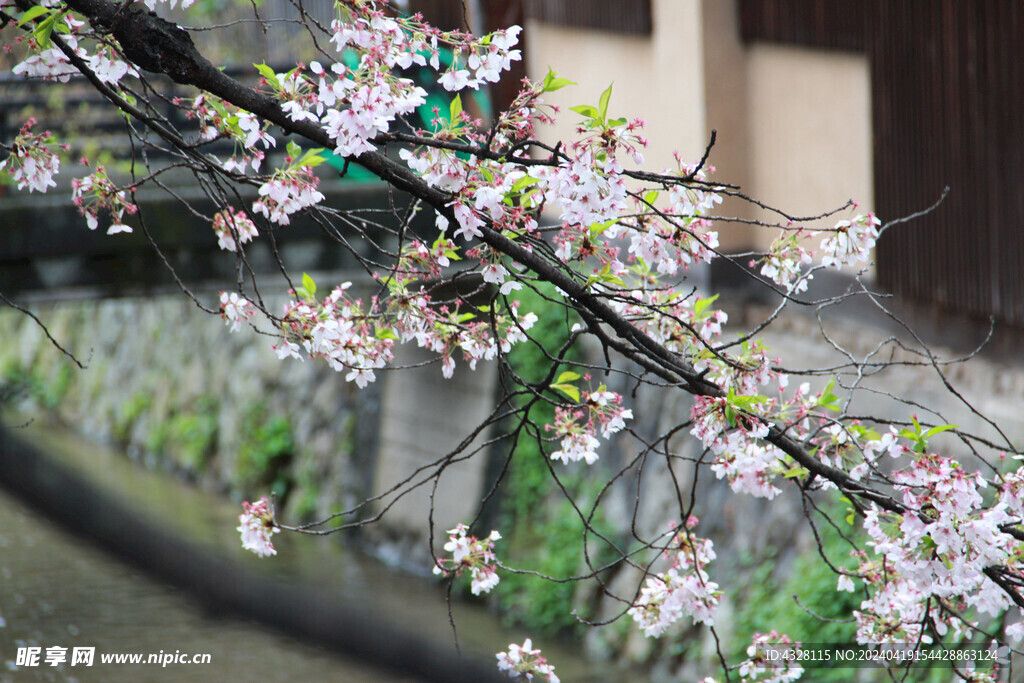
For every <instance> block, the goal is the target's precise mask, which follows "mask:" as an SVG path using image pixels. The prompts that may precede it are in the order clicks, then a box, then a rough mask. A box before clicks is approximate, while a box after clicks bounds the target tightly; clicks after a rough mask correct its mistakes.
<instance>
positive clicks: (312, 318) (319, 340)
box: [275, 282, 394, 387]
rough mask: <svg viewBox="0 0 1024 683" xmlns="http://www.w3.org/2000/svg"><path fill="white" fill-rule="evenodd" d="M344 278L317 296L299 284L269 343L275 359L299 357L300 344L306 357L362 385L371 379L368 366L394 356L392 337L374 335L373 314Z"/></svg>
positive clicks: (374, 367)
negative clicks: (276, 339) (278, 333)
mask: <svg viewBox="0 0 1024 683" xmlns="http://www.w3.org/2000/svg"><path fill="white" fill-rule="evenodd" d="M351 286H352V283H351V282H345V283H343V284H342V285H340V286H338V287H336V288H334V290H333V291H332V292H331V293H330V294H329V295H328V296H327V297H325V298H324V300H323V301H317V300H316V298H315V296H314V295H315V291H313V292H310V291H309V290H308V287H303V290H302V291H301V292H298V291H296V292H293V294H297V295H300V296H298V298H296V299H293V300H292V301H289V302H288V303H287V304H285V309H284V313H283V315H282V317H281V331H282V338H281V340H280V341H279V342H278V343H277V345H276V346H275V350H276V351H277V354H278V356H279V357H280V358H287V357H293V358H301V356H300V355H299V349H300V345H301V348H304V349H305V351H306V353H307V354H308V355H309V356H310V357H311V358H320V359H323V360H324V361H326V363H327V364H328V365H329V366H330V367H331V368H332V369H334V370H336V371H338V372H346V373H347V374H346V375H345V379H346V381H349V382H355V383H356V385H358V386H359V387H365V386H366V385H367V384H368V383H370V382H373V381H374V380H375V379H376V374H375V372H374V370H377V369H380V368H383V367H384V366H385V365H387V363H388V362H389V361H390V360H391V359H392V358H393V357H394V356H393V354H392V351H391V348H392V346H393V344H394V342H393V340H392V339H389V338H386V337H385V336H383V335H378V334H377V330H376V328H375V326H374V321H373V319H372V318H371V317H370V316H369V315H367V314H365V313H364V311H363V304H362V302H361V301H360V300H358V299H356V300H353V299H350V298H349V297H348V295H347V293H346V290H347V289H348V288H349V287H351Z"/></svg>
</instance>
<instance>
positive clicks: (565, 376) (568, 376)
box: [555, 370, 580, 384]
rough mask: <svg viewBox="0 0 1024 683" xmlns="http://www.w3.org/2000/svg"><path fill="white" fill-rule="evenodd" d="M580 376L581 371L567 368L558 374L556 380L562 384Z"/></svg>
mask: <svg viewBox="0 0 1024 683" xmlns="http://www.w3.org/2000/svg"><path fill="white" fill-rule="evenodd" d="M579 378H580V375H579V373H577V372H573V371H572V370H566V371H565V372H563V373H562V374H560V375H559V376H558V379H556V380H555V382H556V383H558V384H562V383H563V382H575V381H576V380H578V379H579Z"/></svg>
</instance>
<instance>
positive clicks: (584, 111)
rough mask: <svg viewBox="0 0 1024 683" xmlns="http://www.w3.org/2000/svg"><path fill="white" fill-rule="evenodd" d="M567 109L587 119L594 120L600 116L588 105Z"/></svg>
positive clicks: (595, 108)
mask: <svg viewBox="0 0 1024 683" xmlns="http://www.w3.org/2000/svg"><path fill="white" fill-rule="evenodd" d="M569 109H571V110H573V111H574V112H576V113H577V114H580V115H582V116H586V117H587V118H588V119H596V118H600V116H601V112H599V111H598V110H597V107H592V106H590V105H589V104H581V105H578V106H575V107H569Z"/></svg>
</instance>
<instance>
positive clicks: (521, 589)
mask: <svg viewBox="0 0 1024 683" xmlns="http://www.w3.org/2000/svg"><path fill="white" fill-rule="evenodd" d="M541 292H542V293H543V294H544V295H545V296H548V297H550V298H552V299H555V300H556V301H557V299H558V294H557V293H555V291H554V289H553V288H551V287H543V288H541ZM519 301H520V310H521V311H524V312H526V311H530V312H533V313H536V314H537V316H538V321H537V323H536V324H535V325H534V327H533V328H532V329H531V330H530V336H531V337H533V338H534V339H536V340H537V342H538V343H539V344H541V345H542V346H543V348H545V349H548V350H549V351H552V350H557V349H559V348H561V347H562V346H563V345H564V344H565V342H566V341H567V340H568V338H569V331H570V328H571V324H572V322H573V321H571V320H569V319H567V318H566V316H565V311H564V309H562V308H561V307H560V306H559V305H558V304H557V303H554V302H550V301H546V300H545V299H544V298H543V297H542V296H541V295H540V294H538V293H536V292H533V291H530V290H526V289H524V290H522V292H520V296H519ZM578 357H579V355H578V353H575V352H571V353H570V355H569V359H570V360H572V359H575V358H578ZM509 362H510V364H511V366H512V368H513V370H514V371H515V372H516V373H517V374H518V375H519V376H520V377H522V378H523V379H524V380H525V381H527V382H540V381H541V380H543V379H544V378H545V377H546V376H547V375H548V372H549V370H550V367H551V362H552V361H551V360H550V359H549V358H548V357H547V356H546V355H545V353H544V352H543V351H542V350H541V349H540V348H538V347H537V345H535V344H533V343H531V342H526V343H523V344H518V345H517V346H515V347H514V348H513V350H512V352H511V354H510V355H509ZM555 376H556V378H557V379H556V381H555V383H554V385H553V386H552V388H554V389H557V390H558V391H559V392H561V393H562V394H565V395H566V396H569V397H570V398H571V397H572V395H573V394H574V393H575V392H576V391H578V390H576V387H574V386H573V385H572V384H571V382H573V381H575V380H576V379H579V375H578V374H577V373H575V372H573V371H572V370H570V369H569V368H568V367H566V366H564V365H563V366H561V367H560V368H559V371H558V373H556V375H555ZM575 395H576V396H578V393H576V394H575ZM563 400H564V399H563ZM527 401H528V398H527V397H522V398H520V403H519V405H520V406H522V405H525V404H526V403H527ZM553 420H554V410H553V408H552V407H551V406H550V405H548V404H547V403H543V402H538V403H535V404H534V405H533V407H532V408H531V410H530V421H531V422H533V423H534V424H536V425H539V426H540V428H541V429H543V426H544V425H545V424H549V423H551V422H553ZM542 435H543V434H542ZM560 474H564V476H563V477H562V479H563V483H565V484H566V487H567V488H568V489H569V491H570V492H571V493H573V494H574V495H575V496H577V497H578V498H583V499H585V498H587V497H588V493H589V494H593V491H590V490H589V489H592V488H594V486H596V485H597V482H592V483H589V484H588V482H586V481H585V480H584V479H583V478H582V477H580V476H573V475H572V474H571V473H569V472H565V473H562V472H560ZM590 497H591V498H592V495H590ZM500 517H501V520H500V522H499V524H500V527H499V528H500V529H501V532H502V535H503V541H502V545H504V546H505V547H504V548H503V549H500V555H501V557H502V558H503V560H505V561H507V563H508V564H510V565H512V566H528V567H530V568H531V569H534V570H536V571H539V572H540V573H542V574H545V575H547V576H551V577H555V578H559V579H561V578H567V577H570V576H573V575H574V574H576V573H578V572H579V570H580V567H581V564H582V557H583V531H584V530H583V523H582V522H581V521H580V519H579V516H578V515H577V513H576V512H575V511H574V510H573V509H572V506H571V505H570V503H569V502H568V501H567V500H565V499H564V498H563V497H562V493H561V491H559V490H558V489H557V487H556V486H555V484H554V482H553V481H552V479H551V472H550V470H549V469H548V463H547V462H546V458H545V456H544V454H543V452H542V451H541V449H540V446H539V445H538V444H537V442H536V439H535V438H533V437H532V436H530V435H529V434H528V433H527V432H525V431H524V432H522V433H521V434H520V437H519V440H518V442H517V443H516V446H515V450H514V452H513V455H512V462H511V463H510V465H509V468H508V471H507V473H506V479H505V482H504V487H503V497H502V500H501V510H500ZM595 523H596V522H595ZM553 549H557V550H553ZM575 587H576V584H575V583H574V582H562V583H558V582H552V581H548V580H545V579H542V578H539V577H536V576H531V575H522V574H510V573H507V572H506V573H503V574H502V579H501V583H500V584H498V588H497V595H498V602H499V605H500V607H501V609H502V611H503V612H504V613H505V614H506V615H507V616H508V618H509V619H510V620H513V621H517V622H521V623H527V624H529V625H530V628H531V629H532V630H533V631H534V632H536V633H557V632H564V631H565V630H566V629H574V628H577V627H579V622H577V620H576V618H575V617H573V615H572V609H573V594H574V591H575Z"/></svg>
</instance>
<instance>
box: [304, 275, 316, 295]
mask: <svg viewBox="0 0 1024 683" xmlns="http://www.w3.org/2000/svg"><path fill="white" fill-rule="evenodd" d="M302 288H303V289H305V290H306V292H308V293H309V298H311V299H312V298H313V297H315V296H316V283H315V282H313V278H311V277H310V276H309V274H308V273H303V274H302Z"/></svg>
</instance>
